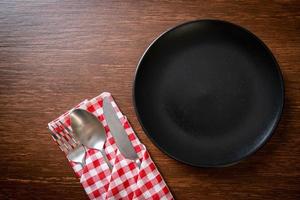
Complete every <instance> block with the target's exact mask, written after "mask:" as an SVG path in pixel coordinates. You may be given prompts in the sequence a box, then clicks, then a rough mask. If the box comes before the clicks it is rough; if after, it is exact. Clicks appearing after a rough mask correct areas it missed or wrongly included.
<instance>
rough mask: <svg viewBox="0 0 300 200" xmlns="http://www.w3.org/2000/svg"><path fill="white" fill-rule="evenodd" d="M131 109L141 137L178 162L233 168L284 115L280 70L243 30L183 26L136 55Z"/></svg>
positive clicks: (218, 24) (214, 24)
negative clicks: (140, 128)
mask: <svg viewBox="0 0 300 200" xmlns="http://www.w3.org/2000/svg"><path fill="white" fill-rule="evenodd" d="M133 92H134V103H135V109H136V112H137V115H138V119H139V121H140V123H141V124H142V126H143V128H144V130H145V132H146V134H147V135H148V136H149V137H150V138H151V139H152V141H153V142H154V143H155V144H156V145H157V146H158V147H159V148H160V149H161V150H162V151H163V152H165V153H167V154H168V155H169V156H171V157H172V158H175V159H177V160H179V161H182V162H184V163H187V164H190V165H194V166H201V167H215V166H225V165H230V164H233V163H236V162H237V161H239V160H241V159H243V158H245V157H246V156H248V155H250V154H252V153H253V152H255V151H256V150H257V149H258V148H260V147H261V146H262V145H263V144H264V143H265V142H266V141H267V140H268V139H269V138H270V136H271V135H272V132H273V131H274V129H275V127H276V125H277V123H278V121H279V118H280V115H281V112H282V108H283V101H284V87H283V79H282V75H281V72H280V69H279V66H278V64H277V62H276V60H275V58H274V56H273V55H272V53H271V51H270V50H269V49H268V48H267V47H266V45H265V44H264V43H263V42H262V41H261V40H260V39H258V38H257V37H256V36H255V35H253V34H252V33H251V32H249V31H248V30H246V29H244V28H242V27H240V26H237V25H234V24H232V23H228V22H224V21H219V20H199V21H192V22H188V23H185V24H182V25H179V26H176V27H175V28H172V29H170V30H169V31H167V32H165V33H163V34H162V35H161V36H159V37H158V38H157V39H156V40H155V41H154V42H153V43H152V44H151V45H150V46H149V48H148V49H147V50H146V52H145V53H144V55H143V56H142V58H141V60H140V62H139V64H138V67H137V71H136V76H135V82H134V89H133Z"/></svg>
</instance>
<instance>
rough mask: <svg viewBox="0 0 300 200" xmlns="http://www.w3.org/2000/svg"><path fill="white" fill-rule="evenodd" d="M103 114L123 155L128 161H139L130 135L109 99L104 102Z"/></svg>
mask: <svg viewBox="0 0 300 200" xmlns="http://www.w3.org/2000/svg"><path fill="white" fill-rule="evenodd" d="M103 112H104V117H105V120H106V122H107V124H108V127H109V130H110V132H111V134H112V136H113V137H114V139H115V141H116V144H117V147H118V148H119V150H120V152H121V153H122V155H123V156H124V157H125V158H127V159H130V160H137V159H138V155H137V153H136V151H135V150H134V148H133V146H132V143H131V142H130V140H129V138H128V135H127V133H126V132H125V130H124V127H123V125H122V123H121V122H120V119H119V118H118V116H117V113H116V111H115V109H114V108H113V106H112V104H111V102H110V100H109V98H108V97H106V98H104V100H103Z"/></svg>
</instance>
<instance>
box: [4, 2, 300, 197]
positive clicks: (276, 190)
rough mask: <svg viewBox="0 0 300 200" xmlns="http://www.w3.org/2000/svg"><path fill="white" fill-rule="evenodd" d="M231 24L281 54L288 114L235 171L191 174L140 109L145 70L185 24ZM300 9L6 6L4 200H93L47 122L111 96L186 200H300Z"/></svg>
mask: <svg viewBox="0 0 300 200" xmlns="http://www.w3.org/2000/svg"><path fill="white" fill-rule="evenodd" d="M204 18H217V19H223V20H228V21H231V22H234V23H237V24H239V25H242V26H244V27H245V28H247V29H249V30H251V31H252V32H254V33H255V34H256V35H257V36H259V37H260V38H261V39H262V40H263V41H264V42H265V43H266V44H267V45H268V46H269V48H270V49H271V50H272V51H273V53H274V55H275V56H276V58H277V60H278V62H279V64H280V66H281V70H282V72H283V75H284V79H285V88H286V99H285V101H286V104H285V109H284V113H283V117H282V120H281V122H280V124H279V127H278V128H277V130H276V133H275V135H274V136H273V137H272V139H271V140H270V142H268V144H267V145H265V146H264V147H263V148H262V149H261V150H260V151H258V152H257V153H255V155H253V156H251V157H249V158H248V159H246V160H244V161H242V162H241V163H239V164H237V165H234V166H232V167H227V168H219V169H201V168H194V167H190V166H187V165H184V164H181V163H179V162H177V161H175V160H173V159H171V158H169V157H168V156H166V155H165V154H163V153H162V152H161V151H159V150H158V149H157V148H156V147H155V146H154V145H153V143H152V142H151V141H150V140H149V138H147V137H146V135H145V134H144V132H143V130H142V129H141V126H140V125H139V123H138V121H137V118H136V115H135V112H134V108H133V103H132V84H133V78H134V72H135V68H136V64H137V62H138V60H139V58H140V56H141V55H142V54H143V52H144V50H145V49H146V48H147V46H148V45H149V43H150V42H151V41H152V40H153V39H155V38H156V37H157V36H158V35H159V34H160V33H161V32H163V31H165V30H166V29H168V28H170V27H173V26H174V25H177V24H179V23H182V22H185V21H188V20H194V19H204ZM299 57H300V3H299V1H297V0H295V1H261V3H259V1H233V2H229V1H222V0H220V1H209V2H208V1H198V2H197V1H134V0H133V1H101V2H100V1H93V0H92V1H71V0H69V1H54V0H44V1H40V2H38V1H17V0H14V1H12V0H4V1H1V2H0V105H1V108H0V137H1V142H0V155H1V157H0V171H1V176H0V199H87V197H86V195H85V193H84V191H83V189H82V188H81V185H80V184H79V182H78V180H77V179H76V178H75V177H74V174H73V172H72V170H71V168H70V167H69V166H68V164H67V161H66V159H65V157H64V155H63V154H62V153H61V152H60V151H59V149H58V147H57V146H56V145H55V144H54V143H53V141H52V139H51V137H50V135H49V133H48V132H47V129H46V125H47V122H49V121H50V120H52V119H53V118H55V117H57V116H58V115H59V114H61V113H62V112H64V111H66V110H67V109H69V108H71V107H72V106H74V105H75V104H77V103H78V102H80V101H81V100H83V99H85V98H92V97H94V96H96V95H98V94H99V93H101V92H103V91H109V92H111V93H112V94H113V95H114V97H115V99H116V101H117V103H118V105H119V106H120V108H121V109H122V111H123V112H124V113H125V114H126V115H127V116H128V118H129V119H130V121H131V123H132V125H133V127H134V129H135V131H136V132H137V134H138V136H139V138H140V139H141V141H142V142H143V143H144V144H146V146H147V147H148V149H149V151H150V153H151V155H152V157H153V159H154V161H155V162H156V164H157V166H158V168H159V169H160V171H161V173H162V174H163V176H164V177H165V179H166V181H167V183H168V185H169V186H170V188H171V190H172V192H173V194H174V196H175V198H176V199H183V200H185V199H285V200H287V199H300V131H299V130H300V60H299Z"/></svg>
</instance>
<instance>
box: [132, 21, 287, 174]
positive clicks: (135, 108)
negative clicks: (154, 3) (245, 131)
mask: <svg viewBox="0 0 300 200" xmlns="http://www.w3.org/2000/svg"><path fill="white" fill-rule="evenodd" d="M199 22H200V23H202V22H221V23H225V24H228V25H231V26H235V27H237V28H239V29H241V30H243V31H245V32H247V33H248V34H250V35H251V36H252V37H254V39H255V40H257V42H258V43H260V44H261V45H262V47H263V48H264V49H265V50H266V51H267V53H268V54H269V55H270V56H271V58H272V60H273V63H274V64H275V66H276V70H277V73H278V75H279V79H280V86H281V97H280V98H281V102H282V103H281V105H280V110H279V112H278V113H277V115H276V117H275V123H274V124H273V126H272V128H271V129H270V131H269V133H268V135H267V136H266V137H265V138H263V139H262V140H261V142H260V143H259V144H258V145H256V146H255V147H253V148H251V150H249V151H248V152H247V153H246V154H245V155H244V156H242V157H241V158H238V159H235V160H233V161H230V162H222V164H194V163H192V162H187V161H184V160H181V159H179V158H177V157H176V156H174V155H171V154H170V153H169V152H167V150H165V149H164V148H163V147H162V146H160V145H159V144H158V143H157V142H156V141H155V140H154V139H153V138H152V136H151V134H150V133H149V131H148V130H147V129H146V127H145V125H144V124H143V122H142V119H141V116H140V114H139V111H138V108H137V104H136V91H135V90H136V85H137V83H136V79H137V75H138V71H139V69H140V68H141V63H142V61H143V59H144V57H145V55H146V54H147V52H148V51H149V50H150V48H151V47H152V46H153V45H154V44H155V43H156V42H157V41H158V40H159V39H161V38H162V37H163V36H164V35H165V34H167V33H169V32H171V31H173V30H175V29H177V28H179V27H181V26H185V25H188V24H193V23H199ZM278 98H279V97H278ZM132 99H133V107H134V111H135V113H136V116H137V119H138V122H139V123H140V125H141V127H142V129H143V131H144V133H145V134H146V135H147V136H148V138H150V140H151V142H152V143H153V144H154V145H155V146H156V147H157V148H158V149H159V150H160V151H161V152H163V153H164V154H166V155H167V156H169V157H170V158H172V159H174V160H176V161H179V162H181V163H184V164H186V165H189V166H193V167H201V168H221V167H228V166H232V165H235V164H237V163H239V162H241V161H243V160H245V159H247V158H248V157H249V156H251V155H253V154H255V153H256V152H257V151H258V150H260V149H261V148H262V147H263V146H265V144H266V143H267V142H268V141H269V140H270V139H271V137H272V136H273V135H274V132H275V130H276V128H277V127H278V125H279V122H280V120H281V118H282V113H283V109H284V106H285V84H284V77H283V73H282V71H281V69H280V66H279V63H278V61H277V60H276V58H275V56H274V54H273V53H272V51H271V50H270V49H269V47H268V46H267V45H266V44H265V43H264V42H263V41H262V40H261V39H260V38H259V37H258V36H256V35H255V34H254V33H252V32H251V31H250V30H248V29H246V28H244V27H242V26H240V25H238V24H235V23H232V22H229V21H226V20H220V19H196V20H192V21H186V22H183V23H180V24H177V25H175V26H173V27H171V28H168V29H167V30H166V31H164V32H162V33H161V34H159V35H158V36H156V37H155V38H154V40H153V41H152V42H151V43H150V44H149V45H148V46H147V48H146V49H145V50H144V52H143V54H142V56H141V57H140V59H139V61H138V63H137V65H136V70H135V72H134V79H133V86H132Z"/></svg>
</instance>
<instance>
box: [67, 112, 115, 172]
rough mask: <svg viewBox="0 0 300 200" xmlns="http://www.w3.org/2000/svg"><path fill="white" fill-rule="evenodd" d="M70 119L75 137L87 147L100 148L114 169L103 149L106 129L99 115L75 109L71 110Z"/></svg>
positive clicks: (107, 162)
mask: <svg viewBox="0 0 300 200" xmlns="http://www.w3.org/2000/svg"><path fill="white" fill-rule="evenodd" d="M70 119H71V127H72V130H73V132H74V135H75V137H77V138H78V140H79V141H80V142H81V144H83V145H84V146H86V147H87V148H93V149H97V150H99V151H100V152H101V154H102V156H103V158H104V160H105V162H106V164H107V165H108V167H109V169H112V165H111V163H110V162H109V160H108V158H107V156H106V154H105V152H104V149H103V146H104V143H105V141H106V133H105V129H104V127H103V125H102V124H101V123H100V122H99V120H98V119H97V117H96V116H94V115H93V114H91V113H89V112H87V111H86V110H83V109H75V110H73V111H72V112H71V114H70Z"/></svg>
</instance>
